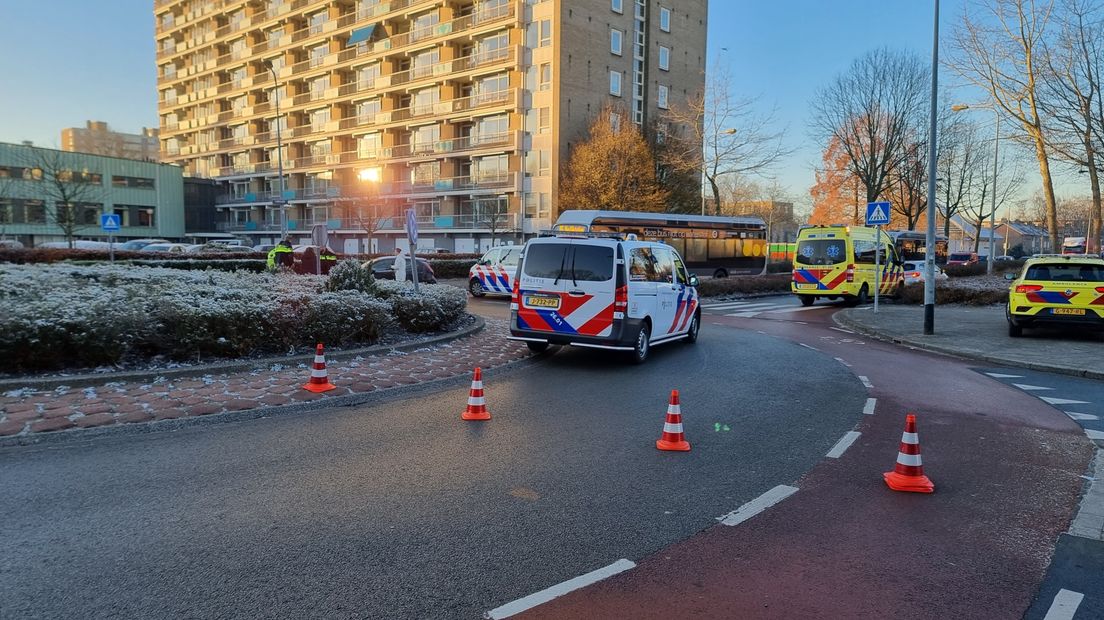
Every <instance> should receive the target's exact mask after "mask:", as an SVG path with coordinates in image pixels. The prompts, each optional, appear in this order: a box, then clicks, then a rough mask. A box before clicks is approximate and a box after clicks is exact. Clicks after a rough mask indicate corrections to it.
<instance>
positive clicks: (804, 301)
mask: <svg viewBox="0 0 1104 620" xmlns="http://www.w3.org/2000/svg"><path fill="white" fill-rule="evenodd" d="M798 299H800V300H801V305H802V306H805V307H806V308H808V307H809V306H811V305H813V304H814V303H815V302H816V297H813V296H812V295H801V296H800V297H798Z"/></svg>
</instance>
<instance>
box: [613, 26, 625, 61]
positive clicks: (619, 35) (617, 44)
mask: <svg viewBox="0 0 1104 620" xmlns="http://www.w3.org/2000/svg"><path fill="white" fill-rule="evenodd" d="M623 38H624V33H623V32H621V31H620V30H618V29H616V28H610V53H613V54H617V55H618V56H620V55H621V40H622V39H623Z"/></svg>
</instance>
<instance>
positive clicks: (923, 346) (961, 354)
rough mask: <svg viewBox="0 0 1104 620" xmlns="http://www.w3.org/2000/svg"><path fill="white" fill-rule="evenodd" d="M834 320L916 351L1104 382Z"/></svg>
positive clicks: (1078, 371) (842, 317)
mask: <svg viewBox="0 0 1104 620" xmlns="http://www.w3.org/2000/svg"><path fill="white" fill-rule="evenodd" d="M832 320H833V321H834V322H835V323H836V325H839V326H840V327H846V328H848V329H851V330H854V331H856V332H858V333H860V334H862V335H864V336H867V337H868V338H873V339H875V340H880V341H882V342H889V343H893V344H899V345H904V346H908V347H912V348H914V349H920V350H922V351H929V352H931V353H939V354H942V355H950V356H952V357H958V358H962V359H968V360H975V361H979V362H985V363H987V364H994V365H996V366H1018V367H1020V368H1027V369H1028V370H1039V371H1042V372H1053V373H1057V374H1061V375H1069V376H1073V377H1082V378H1085V379H1098V380H1104V371H1097V370H1088V369H1082V368H1074V367H1072V366H1059V365H1057V364H1042V363H1039V362H1029V361H1021V360H1015V359H1010V358H1007V357H998V356H996V355H985V354H980V353H972V352H970V351H962V350H960V349H955V348H953V347H948V346H943V345H938V344H932V343H929V342H924V341H922V340H918V339H916V338H900V337H896V336H889V335H886V334H884V333H882V332H880V331H878V330H876V329H874V328H872V327H869V326H867V325H864V324H862V323H859V322H858V321H856V320H854V319H852V318H851V317H850V316H848V315H847V314H846V313H845V312H836V313H834V314H832Z"/></svg>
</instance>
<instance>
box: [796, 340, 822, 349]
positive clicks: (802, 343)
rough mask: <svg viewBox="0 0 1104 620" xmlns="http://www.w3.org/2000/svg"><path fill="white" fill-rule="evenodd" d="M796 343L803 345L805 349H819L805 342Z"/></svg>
mask: <svg viewBox="0 0 1104 620" xmlns="http://www.w3.org/2000/svg"><path fill="white" fill-rule="evenodd" d="M797 344H799V345H801V346H803V347H805V348H806V349H812V350H814V351H819V350H820V349H818V348H816V347H810V346H809V345H807V344H805V343H804V342H799V343H797Z"/></svg>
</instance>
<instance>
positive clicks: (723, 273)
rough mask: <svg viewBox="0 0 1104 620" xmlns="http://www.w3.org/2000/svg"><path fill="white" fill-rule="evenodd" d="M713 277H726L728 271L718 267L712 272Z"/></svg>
mask: <svg viewBox="0 0 1104 620" xmlns="http://www.w3.org/2000/svg"><path fill="white" fill-rule="evenodd" d="M713 277H714V278H727V277H728V272H727V271H725V270H724V269H718V270H716V271H714V272H713Z"/></svg>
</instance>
